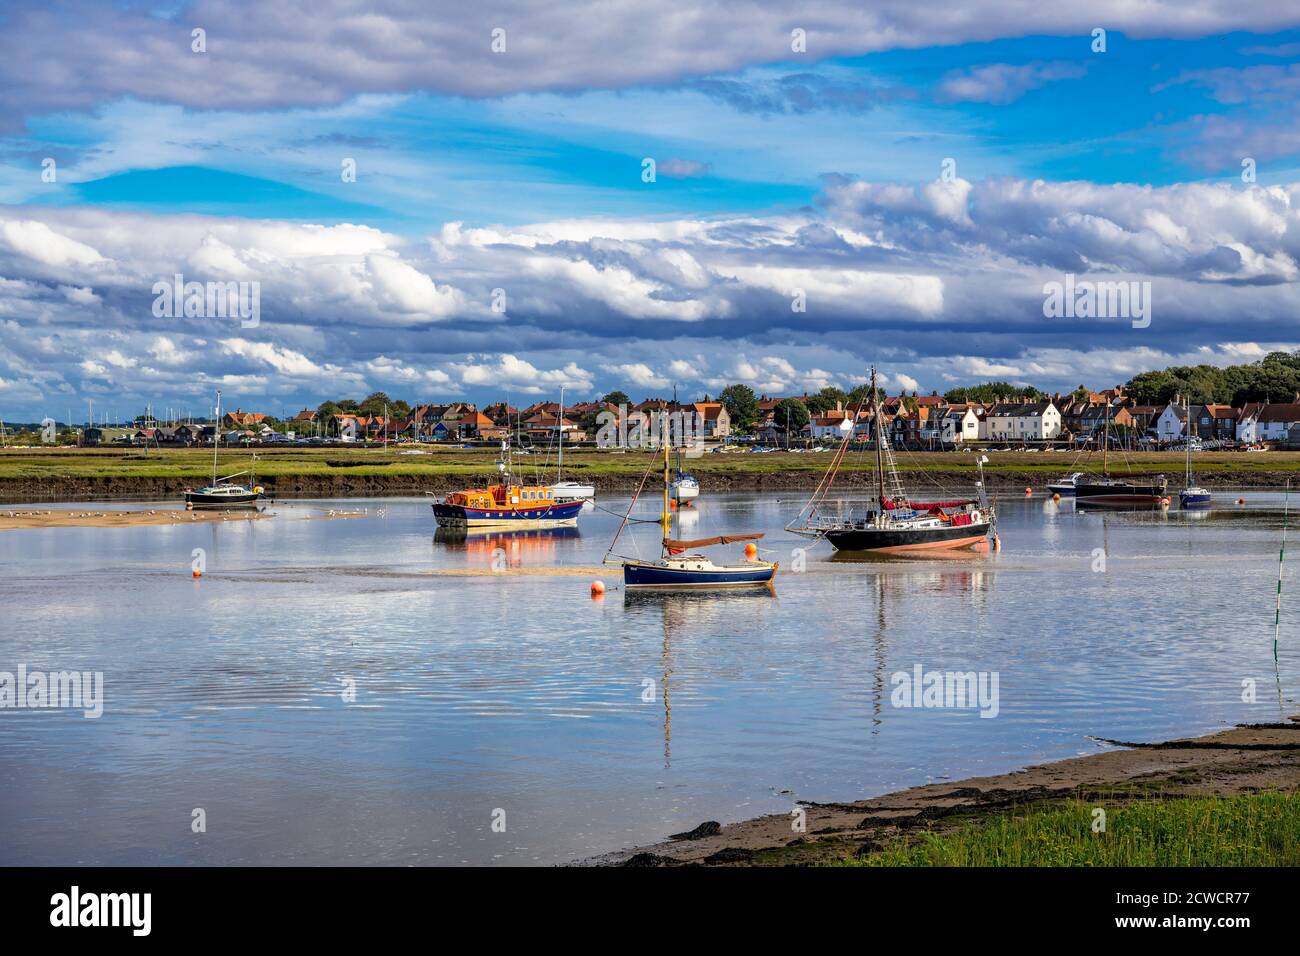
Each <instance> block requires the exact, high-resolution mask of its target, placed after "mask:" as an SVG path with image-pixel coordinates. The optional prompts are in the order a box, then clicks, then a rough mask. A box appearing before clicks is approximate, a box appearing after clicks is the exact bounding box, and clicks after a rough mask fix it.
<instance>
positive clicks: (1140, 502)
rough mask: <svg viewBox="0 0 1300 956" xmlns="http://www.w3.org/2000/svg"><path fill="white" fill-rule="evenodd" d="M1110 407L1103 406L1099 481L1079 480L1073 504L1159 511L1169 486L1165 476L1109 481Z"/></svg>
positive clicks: (1090, 479)
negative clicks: (1152, 508)
mask: <svg viewBox="0 0 1300 956" xmlns="http://www.w3.org/2000/svg"><path fill="white" fill-rule="evenodd" d="M1109 454H1110V406H1109V405H1107V406H1106V419H1105V424H1104V425H1103V426H1102V439H1101V477H1100V478H1088V477H1084V478H1080V479H1079V480H1078V481H1077V482H1076V483H1075V486H1074V500H1075V501H1076V502H1077V503H1078V504H1081V505H1101V506H1104V507H1129V508H1133V507H1138V508H1141V507H1159V506H1160V505H1161V504H1162V503H1163V502H1164V500H1165V491H1166V489H1167V488H1168V486H1169V483H1168V482H1167V481H1166V480H1165V476H1164V475H1156V476H1155V477H1154V478H1150V479H1148V480H1144V481H1142V480H1132V479H1125V478H1112V477H1111V476H1110V467H1109V457H1108V456H1109Z"/></svg>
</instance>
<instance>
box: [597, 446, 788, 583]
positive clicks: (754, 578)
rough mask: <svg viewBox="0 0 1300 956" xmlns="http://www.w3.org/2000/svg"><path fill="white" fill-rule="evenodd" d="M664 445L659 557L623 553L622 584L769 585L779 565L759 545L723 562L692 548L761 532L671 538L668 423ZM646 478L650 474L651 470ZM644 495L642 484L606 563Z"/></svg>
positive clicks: (753, 536)
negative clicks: (731, 561)
mask: <svg viewBox="0 0 1300 956" xmlns="http://www.w3.org/2000/svg"><path fill="white" fill-rule="evenodd" d="M661 444H662V446H663V450H664V461H663V484H664V490H663V512H662V513H661V515H660V517H659V524H660V527H661V528H662V529H663V540H662V550H661V552H660V556H659V558H658V560H655V561H643V560H641V559H639V558H629V557H624V558H623V559H622V561H623V586H624V587H625V588H628V589H638V590H642V589H652V588H655V589H660V590H678V589H692V590H694V589H707V588H748V587H767V588H770V587H771V586H772V579H773V578H774V577H775V576H776V571H777V567H778V565H777V563H776V562H775V561H762V560H759V558H758V557H757V550H756V549H755V548H753V547H752V546H750V545H747V546H746V552H747V557H746V559H745V560H744V561H743V562H740V563H738V564H719V563H717V562H716V561H714V560H713V559H712V558H709V557H707V556H706V555H703V554H693V553H691V551H692V549H694V548H707V547H710V546H713V545H718V544H731V543H732V542H736V541H757V540H758V539H759V538H761V537H763V535H762V533H761V532H760V533H752V534H731V535H717V536H715V537H712V538H694V539H681V538H671V537H669V536H668V531H669V528H670V527H671V522H672V507H671V504H670V502H671V501H672V500H673V499H672V498H671V494H672V475H671V472H670V471H669V465H668V444H669V441H668V429H667V428H666V427H665V428H664V435H663V440H662V442H661ZM645 477H646V478H649V477H650V473H649V472H648V471H647V472H646V476H645ZM641 485H642V487H644V486H645V479H642V481H641ZM640 494H641V491H640V489H638V490H637V494H635V495H633V496H632V501H631V503H630V504H629V505H628V506H627V514H626V515H624V516H623V522H622V524H620V525H619V527H618V531H617V532H615V534H614V540H613V541H611V542H610V545H609V550H608V551H607V552H606V553H605V563H608V562H609V559H610V556H611V555H612V554H613V553H614V547H615V546H616V545H617V544H618V539H619V535H621V534H622V533H623V529H624V528H625V527H626V526H627V522H628V518H629V516H630V515H631V514H632V508H633V507H635V505H636V500H637V498H638V497H639V496H640ZM751 552H752V556H749V555H750V553H751Z"/></svg>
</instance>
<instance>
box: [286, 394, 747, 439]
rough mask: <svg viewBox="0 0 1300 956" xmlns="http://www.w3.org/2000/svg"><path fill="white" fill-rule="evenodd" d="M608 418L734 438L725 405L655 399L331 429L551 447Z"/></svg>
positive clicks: (302, 415) (437, 408)
mask: <svg viewBox="0 0 1300 956" xmlns="http://www.w3.org/2000/svg"><path fill="white" fill-rule="evenodd" d="M602 413H607V414H608V415H611V416H613V417H614V420H617V419H618V417H619V415H620V414H622V416H623V420H624V421H625V422H626V423H627V427H628V428H631V427H633V426H635V425H637V424H640V425H642V426H644V427H648V426H649V424H650V420H651V416H652V415H657V414H662V413H679V414H681V415H682V416H685V420H686V427H687V428H691V429H692V430H693V432H694V433H695V434H699V435H702V436H704V437H705V438H716V439H721V438H726V437H727V436H728V435H730V434H731V418H730V416H729V415H728V413H727V409H726V407H725V406H723V405H722V403H721V402H690V403H685V404H679V403H676V402H669V401H667V400H665V399H654V398H651V399H645V400H644V401H642V402H640V403H638V404H636V405H633V406H631V407H629V408H626V409H620V408H619V407H618V406H617V405H611V404H609V403H606V402H581V403H579V404H576V405H568V406H565V407H564V408H561V407H560V403H559V402H537V403H535V404H533V405H529V406H528V407H527V408H515V407H514V406H511V405H507V404H506V403H504V402H498V403H496V404H493V405H488V406H487V407H485V408H483V409H482V410H480V409H479V408H478V406H477V405H475V404H473V403H470V402H450V403H445V404H425V405H417V406H416V407H415V408H413V409H411V412H410V414H409V415H407V416H406V417H405V418H403V419H396V418H385V417H384V416H381V415H374V416H365V415H353V414H345V415H338V416H335V417H334V418H333V419H331V421H330V423H329V425H328V427H329V430H330V433H331V434H336V435H339V436H341V437H343V438H344V439H345V440H347V439H354V440H365V439H382V438H384V437H388V438H390V439H399V438H408V439H412V440H414V441H465V440H474V439H478V440H496V439H501V438H505V437H506V436H507V435H509V436H514V437H522V436H527V437H528V438H529V439H531V440H532V441H535V442H548V441H550V440H551V439H553V438H554V437H555V436H556V435H558V434H561V433H562V434H563V435H564V438H565V440H566V441H586V440H588V439H589V438H590V437H594V436H593V435H591V434H589V433H590V432H591V431H592V430H593V428H592V426H593V425H598V424H599V421H598V420H599V418H600V416H601V415H602ZM293 422H294V424H296V425H298V426H299V427H300V428H302V429H304V430H307V429H310V428H311V427H313V426H317V425H320V424H323V423H322V422H320V416H319V413H318V412H317V411H315V410H312V409H307V408H305V409H303V410H302V411H301V412H299V413H298V415H297V416H295V417H294V419H293Z"/></svg>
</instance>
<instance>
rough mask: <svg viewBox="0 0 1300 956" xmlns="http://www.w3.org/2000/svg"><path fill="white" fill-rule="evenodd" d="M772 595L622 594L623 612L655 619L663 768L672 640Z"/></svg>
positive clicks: (667, 752) (667, 759)
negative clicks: (659, 635) (659, 637)
mask: <svg viewBox="0 0 1300 956" xmlns="http://www.w3.org/2000/svg"><path fill="white" fill-rule="evenodd" d="M775 603H776V594H775V592H774V591H772V590H769V589H767V588H762V589H754V590H752V591H751V590H745V591H639V590H638V591H629V590H624V591H623V609H624V611H625V612H628V613H630V614H632V615H634V617H636V618H637V619H640V620H642V621H646V622H648V621H654V620H658V622H659V625H660V627H661V629H662V634H663V644H662V648H663V650H662V653H661V656H660V665H661V683H662V686H663V707H664V767H665V768H668V767H670V766H672V715H673V710H672V699H671V696H670V682H671V679H672V673H673V657H672V653H673V644H674V641H678V642H680V641H682V640H686V639H688V638H689V637H690V636H691V635H692V634H699V633H700V632H701V631H702V630H705V629H707V628H709V627H710V626H711V625H712V624H713V623H715V622H716V621H718V620H719V619H720V618H722V617H725V616H726V615H727V614H729V613H732V612H734V611H736V610H737V609H738V608H742V607H743V608H756V607H759V608H761V607H762V606H763V605H764V604H775Z"/></svg>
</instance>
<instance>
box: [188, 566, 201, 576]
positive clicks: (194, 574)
mask: <svg viewBox="0 0 1300 956" xmlns="http://www.w3.org/2000/svg"><path fill="white" fill-rule="evenodd" d="M190 574H191V575H192V576H194V577H196V578H201V577H203V572H202V571H200V570H199V569H198V568H195V569H194V570H193V571H191V572H190Z"/></svg>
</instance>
